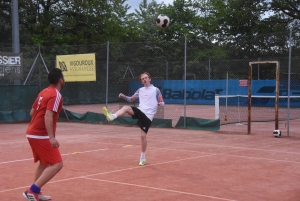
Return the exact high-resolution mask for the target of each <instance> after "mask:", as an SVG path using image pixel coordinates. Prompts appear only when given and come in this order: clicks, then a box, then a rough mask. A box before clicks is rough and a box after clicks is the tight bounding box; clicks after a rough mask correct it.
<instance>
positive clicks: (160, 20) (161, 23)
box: [156, 14, 170, 29]
mask: <svg viewBox="0 0 300 201" xmlns="http://www.w3.org/2000/svg"><path fill="white" fill-rule="evenodd" d="M169 23H170V19H169V17H168V16H166V15H165V14H160V15H159V16H158V17H157V19H156V25H157V26H158V27H159V28H161V29H164V28H167V27H168V26H169Z"/></svg>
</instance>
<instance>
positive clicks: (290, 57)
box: [287, 27, 293, 136]
mask: <svg viewBox="0 0 300 201" xmlns="http://www.w3.org/2000/svg"><path fill="white" fill-rule="evenodd" d="M292 31H293V29H292V27H291V28H290V40H289V45H290V47H289V64H288V65H289V66H288V100H287V109H288V114H287V136H290V90H291V65H292Z"/></svg>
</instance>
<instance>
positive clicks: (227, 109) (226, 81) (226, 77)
mask: <svg viewBox="0 0 300 201" xmlns="http://www.w3.org/2000/svg"><path fill="white" fill-rule="evenodd" d="M227 99H228V71H227V73H226V99H225V101H226V112H225V119H224V120H225V121H227V114H228V107H227V105H228V102H227Z"/></svg>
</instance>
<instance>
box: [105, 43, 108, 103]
mask: <svg viewBox="0 0 300 201" xmlns="http://www.w3.org/2000/svg"><path fill="white" fill-rule="evenodd" d="M108 67H109V41H107V48H106V86H105V87H106V92H105V93H106V98H105V104H106V108H107V104H108Z"/></svg>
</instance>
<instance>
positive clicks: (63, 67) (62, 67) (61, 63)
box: [58, 61, 68, 71]
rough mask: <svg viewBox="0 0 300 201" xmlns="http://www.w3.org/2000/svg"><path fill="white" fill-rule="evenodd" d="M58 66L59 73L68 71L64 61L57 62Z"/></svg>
mask: <svg viewBox="0 0 300 201" xmlns="http://www.w3.org/2000/svg"><path fill="white" fill-rule="evenodd" d="M58 64H59V68H60V69H61V71H68V68H67V65H66V63H65V62H64V61H62V62H58Z"/></svg>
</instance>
